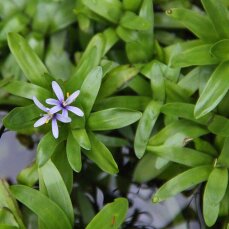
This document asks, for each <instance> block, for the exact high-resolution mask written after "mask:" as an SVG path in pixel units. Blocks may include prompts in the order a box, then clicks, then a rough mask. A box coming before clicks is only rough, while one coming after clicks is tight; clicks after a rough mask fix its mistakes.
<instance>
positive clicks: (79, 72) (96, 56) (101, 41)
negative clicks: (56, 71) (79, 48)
mask: <svg viewBox="0 0 229 229" xmlns="http://www.w3.org/2000/svg"><path fill="white" fill-rule="evenodd" d="M105 45H106V41H105V37H104V35H103V34H101V33H99V34H96V35H95V36H94V37H92V39H91V40H90V42H89V44H88V45H87V48H86V50H85V51H84V53H83V55H82V57H81V58H80V61H79V63H78V65H77V67H76V69H75V70H74V72H73V74H72V76H71V77H70V79H69V80H68V81H67V82H66V89H67V91H70V92H71V91H75V90H76V89H80V87H81V85H82V83H83V82H84V80H85V78H86V77H87V76H88V74H89V73H90V72H91V71H92V69H93V68H95V67H97V66H98V65H99V63H100V60H101V58H102V57H103V55H104V49H105ZM97 71H99V70H98V69H97Z"/></svg>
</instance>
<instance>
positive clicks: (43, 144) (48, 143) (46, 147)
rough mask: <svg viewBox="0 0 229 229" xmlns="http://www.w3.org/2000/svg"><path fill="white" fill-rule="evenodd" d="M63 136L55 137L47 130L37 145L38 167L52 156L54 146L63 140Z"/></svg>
mask: <svg viewBox="0 0 229 229" xmlns="http://www.w3.org/2000/svg"><path fill="white" fill-rule="evenodd" d="M63 138H64V136H63V137H61V136H59V138H58V139H55V138H54V137H53V135H52V133H51V131H49V132H48V133H47V134H46V135H45V136H44V137H43V138H42V139H41V141H40V142H39V144H38V146H37V164H38V166H39V167H41V166H43V165H44V164H45V163H46V162H47V161H48V160H49V159H50V158H51V156H52V154H53V153H54V151H55V149H56V147H57V146H58V145H59V143H60V142H61V141H63V140H64V139H63Z"/></svg>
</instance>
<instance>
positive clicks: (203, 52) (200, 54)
mask: <svg viewBox="0 0 229 229" xmlns="http://www.w3.org/2000/svg"><path fill="white" fill-rule="evenodd" d="M211 47H212V44H204V45H198V46H195V47H192V48H190V49H187V50H184V51H182V52H181V53H178V54H175V55H174V56H173V57H172V60H171V64H172V66H173V67H188V66H192V65H211V64H216V63H218V62H219V60H218V59H217V58H216V57H214V56H212V55H211V53H210V49H211Z"/></svg>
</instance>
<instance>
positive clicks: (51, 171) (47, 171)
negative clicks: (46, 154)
mask: <svg viewBox="0 0 229 229" xmlns="http://www.w3.org/2000/svg"><path fill="white" fill-rule="evenodd" d="M39 170H40V174H41V176H42V180H43V181H44V184H45V187H46V190H47V194H48V197H49V198H50V200H52V201H53V202H55V203H56V204H57V205H58V206H59V207H60V208H61V209H62V210H63V211H64V213H65V214H66V216H67V217H68V220H69V221H70V223H71V225H73V221H74V213H73V207H72V202H71V198H70V196H69V194H68V190H67V188H66V186H65V183H64V181H63V179H62V177H61V175H60V173H59V171H58V170H57V168H56V167H55V165H54V164H53V163H52V161H51V160H49V161H47V163H46V164H45V165H44V166H42V167H41V168H39Z"/></svg>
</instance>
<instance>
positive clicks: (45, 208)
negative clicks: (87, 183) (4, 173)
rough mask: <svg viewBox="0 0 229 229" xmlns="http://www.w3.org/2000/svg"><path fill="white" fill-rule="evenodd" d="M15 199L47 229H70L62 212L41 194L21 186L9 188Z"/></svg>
mask: <svg viewBox="0 0 229 229" xmlns="http://www.w3.org/2000/svg"><path fill="white" fill-rule="evenodd" d="M10 190H11V192H12V194H13V195H14V196H15V198H16V199H17V200H18V201H20V202H21V203H23V204H24V205H25V206H27V207H28V208H29V209H30V210H31V211H33V212H34V213H35V214H36V215H37V216H38V217H39V219H40V220H41V221H42V223H43V224H44V225H45V226H46V228H49V229H63V228H66V229H71V228H72V227H71V224H70V222H69V220H68V218H67V216H66V215H65V213H64V211H63V210H62V209H61V208H60V207H59V206H58V205H57V204H56V203H54V202H53V201H52V200H50V199H49V198H48V197H47V196H45V195H44V194H42V193H41V192H39V191H37V190H35V189H32V188H29V187H26V186H23V185H14V186H11V188H10Z"/></svg>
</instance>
